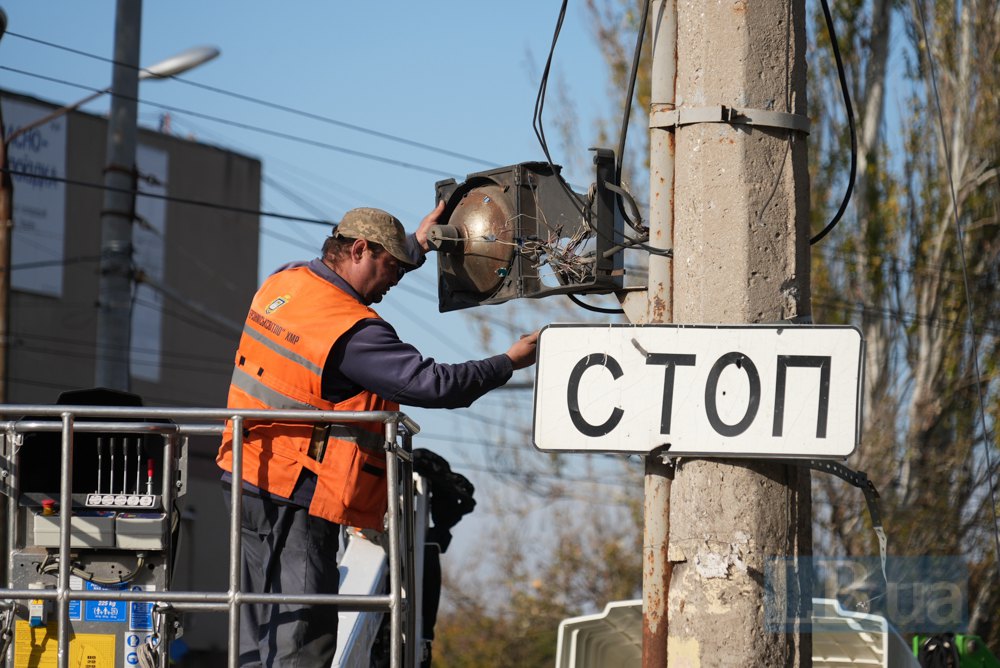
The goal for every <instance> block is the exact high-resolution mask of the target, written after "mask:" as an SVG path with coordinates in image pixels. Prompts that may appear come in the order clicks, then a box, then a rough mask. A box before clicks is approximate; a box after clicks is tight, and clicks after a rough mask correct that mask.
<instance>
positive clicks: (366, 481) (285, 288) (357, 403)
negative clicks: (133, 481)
mask: <svg viewBox="0 0 1000 668" xmlns="http://www.w3.org/2000/svg"><path fill="white" fill-rule="evenodd" d="M378 317H379V316H378V314H377V313H375V311H373V310H372V309H370V308H368V307H367V306H365V305H364V304H361V303H360V302H358V301H357V299H355V298H354V297H352V296H350V295H348V294H347V293H346V292H344V291H343V290H341V289H340V288H338V287H336V286H334V285H333V284H331V283H330V282H329V281H327V280H325V279H323V278H321V277H320V276H317V275H316V274H314V273H313V272H312V271H310V270H309V268H308V267H296V268H294V269H288V270H285V271H281V272H278V273H277V274H274V275H272V276H271V277H270V278H268V279H267V280H266V281H265V282H264V284H263V285H262V286H261V288H260V290H258V291H257V294H256V295H254V298H253V302H252V303H251V305H250V312H249V313H248V314H247V320H246V324H245V325H244V326H243V336H242V337H241V338H240V347H239V350H237V351H236V367H235V369H234V370H233V379H232V382H231V384H230V386H229V407H230V408H253V409H315V410H323V411H395V410H398V409H399V404H396V403H393V402H391V401H386V400H384V399H382V398H381V397H379V396H378V395H376V394H374V393H373V392H369V391H368V390H362V391H361V392H359V393H358V394H356V395H354V396H353V397H351V398H349V399H346V400H344V401H340V402H337V403H333V402H330V401H327V400H325V399H323V397H322V376H323V365H324V364H326V358H327V356H328V355H329V353H330V349H331V348H332V347H333V344H334V343H336V341H337V339H339V338H340V337H341V336H342V335H343V334H344V333H345V332H347V331H348V330H349V329H351V327H353V326H354V325H355V324H356V323H357V322H358V321H359V320H363V319H366V318H378ZM245 424H246V428H245V429H244V439H243V479H244V480H245V481H247V482H249V483H251V484H253V485H256V486H257V487H259V488H261V489H263V490H267V491H268V492H271V493H272V494H278V495H281V496H284V497H290V496H291V494H292V490H293V488H294V487H295V482H296V481H297V480H298V478H299V475H300V474H301V472H302V469H303V467H304V468H307V469H309V470H310V471H312V472H314V473H315V474H316V492H315V494H314V495H313V499H312V503H311V504H310V506H309V514H310V515H315V516H317V517H322V518H323V519H326V520H329V521H331V522H336V523H337V524H346V525H349V526H357V527H362V528H369V529H378V530H381V529H382V528H383V517H384V515H385V511H386V505H387V496H386V479H385V449H384V443H385V436H384V431H383V429H384V427H383V425H382V424H381V423H377V422H357V423H351V424H344V423H335V424H319V423H317V424H316V425H315V426H314V425H313V424H309V423H302V424H290V423H286V422H266V423H265V422H258V421H253V422H251V421H248V422H246V423H245ZM231 429H232V425H231V423H230V425H228V426H227V428H226V432H225V434H224V435H223V439H222V447H221V448H220V449H219V454H218V456H217V457H216V462H217V463H218V464H219V466H220V467H221V468H223V469H224V470H226V471H230V472H231V471H232V470H233V461H232V431H231ZM323 445H325V452H323V453H322V455H319V454H318V451H320V450H322V449H323Z"/></svg>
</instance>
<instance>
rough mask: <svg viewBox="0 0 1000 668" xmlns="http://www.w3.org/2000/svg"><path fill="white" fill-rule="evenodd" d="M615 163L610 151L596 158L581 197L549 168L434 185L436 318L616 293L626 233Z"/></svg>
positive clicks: (431, 237)
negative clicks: (439, 205) (439, 210)
mask: <svg viewBox="0 0 1000 668" xmlns="http://www.w3.org/2000/svg"><path fill="white" fill-rule="evenodd" d="M614 163H615V160H614V152H613V151H610V150H608V149H596V153H595V156H594V165H595V175H596V178H595V183H594V185H593V186H592V187H591V189H590V192H589V193H588V194H587V195H580V194H578V193H575V192H573V191H572V189H571V188H570V186H569V185H568V184H567V183H566V181H565V180H564V179H563V177H562V176H561V174H560V171H561V168H560V167H559V166H558V165H553V164H551V163H547V162H522V163H519V164H516V165H510V166H507V167H499V168H496V169H491V170H488V171H484V172H476V173H474V174H469V175H468V176H467V177H466V179H465V181H464V182H462V183H457V182H456V181H455V180H454V179H447V180H445V181H439V182H437V184H436V185H435V190H436V195H437V199H438V200H439V201H444V202H445V210H444V213H443V214H442V215H441V217H440V219H439V222H440V223H441V224H439V225H436V226H434V227H432V228H431V229H430V231H429V232H428V241H429V243H430V245H431V247H432V248H433V249H435V250H437V251H438V302H439V309H440V310H441V311H442V312H445V311H454V310H458V309H463V308H468V307H470V306H479V305H481V304H500V303H503V302H506V301H509V300H511V299H517V298H522V297H527V298H539V297H547V296H549V295H556V294H569V293H572V294H583V293H608V292H613V291H615V290H620V289H621V287H622V275H623V274H624V271H623V259H622V258H623V254H622V243H623V240H624V237H623V232H622V227H623V226H622V218H621V214H620V213H619V210H618V207H617V206H616V205H615V197H616V196H615V194H614V192H613V191H612V190H611V189H610V188H608V184H610V183H613V181H614V175H615V164H614Z"/></svg>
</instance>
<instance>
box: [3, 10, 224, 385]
mask: <svg viewBox="0 0 1000 668" xmlns="http://www.w3.org/2000/svg"><path fill="white" fill-rule="evenodd" d="M6 28H7V15H6V14H5V13H4V11H3V9H0V38H2V36H3V33H4V32H5V31H6ZM218 55H219V50H218V49H216V48H215V47H210V46H201V47H195V48H191V49H187V50H186V51H182V52H181V53H178V54H176V55H174V56H171V57H170V58H167V59H165V60H162V61H160V62H158V63H156V64H155V65H152V66H150V67H147V68H145V69H142V70H138V74H136V70H135V69H132V70H131V71H132V75H133V76H134V77H135V78H136V80H137V81H139V80H145V79H153V80H159V79H165V78H169V77H172V76H175V75H177V74H181V73H182V72H187V71H188V70H191V69H193V68H195V67H197V66H199V65H201V64H202V63H205V62H208V61H209V60H212V59H213V58H215V57H217V56H218ZM113 91H115V88H114V86H113V85H112V86H109V87H108V88H105V89H103V90H99V91H97V92H95V93H93V94H92V95H88V96H87V97H85V98H83V99H82V100H79V101H77V102H74V103H73V104H70V105H66V106H65V107H61V108H59V109H56V110H55V111H53V112H52V113H50V114H48V115H46V116H44V117H42V118H39V119H37V120H35V121H32V122H31V123H28V124H26V125H24V126H22V127H20V128H18V129H17V130H15V131H14V132H12V133H11V134H10V136H5V133H4V130H5V126H4V123H3V113H2V111H0V140H2V141H0V163H2V164H3V174H2V175H0V263H2V265H0V403H4V402H6V401H7V389H8V388H7V385H8V384H7V355H8V348H9V346H8V339H9V324H10V285H11V283H10V279H11V234H12V231H13V223H14V221H13V216H12V213H13V196H14V190H13V182H12V179H11V175H10V172H9V164H8V159H7V151H8V148H9V147H10V145H11V142H12V141H13V140H15V139H17V138H18V137H19V136H21V135H23V134H24V133H26V132H29V131H31V130H33V129H35V128H37V127H39V126H42V125H45V124H46V123H48V122H50V121H52V120H54V119H56V118H59V117H61V116H64V115H65V114H68V113H69V112H71V111H74V110H76V109H78V108H79V107H81V106H83V105H85V104H87V103H88V102H90V101H92V100H94V99H96V98H98V97H100V96H102V95H104V94H106V93H112V92H113ZM134 122H135V121H134V119H133V123H134ZM108 132H109V133H110V132H111V128H110V127H109V128H108ZM133 135H134V132H133ZM134 154H135V146H134V144H133V146H132V155H133V156H134ZM132 161H133V162H134V157H133V158H132ZM133 197H134V195H133ZM105 208H107V207H105ZM129 210H131V208H129ZM129 224H131V220H130V221H129ZM129 240H131V235H129ZM124 354H125V355H127V354H128V351H127V349H126V351H125V353H124ZM98 357H100V355H98Z"/></svg>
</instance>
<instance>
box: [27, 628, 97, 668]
mask: <svg viewBox="0 0 1000 668" xmlns="http://www.w3.org/2000/svg"><path fill="white" fill-rule="evenodd" d="M58 645H59V632H58V630H57V629H56V625H55V624H50V625H48V626H42V627H37V628H32V627H31V626H29V625H28V622H25V621H18V622H17V626H16V630H15V638H14V668H56V665H57V661H58V654H59V647H58ZM69 665H71V666H80V668H108V667H110V666H114V665H115V635H114V634H113V633H111V634H105V633H76V634H74V635H73V636H72V638H71V639H70V641H69Z"/></svg>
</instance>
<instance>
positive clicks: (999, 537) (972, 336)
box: [915, 0, 1000, 573]
mask: <svg viewBox="0 0 1000 668" xmlns="http://www.w3.org/2000/svg"><path fill="white" fill-rule="evenodd" d="M915 4H916V6H917V12H918V14H919V17H920V28H921V31H922V32H923V45H924V48H925V49H926V56H927V64H928V66H929V67H930V75H931V76H930V79H931V90H932V91H933V93H934V107H935V110H936V111H937V120H938V130H939V131H940V132H941V143H942V146H943V147H944V157H945V161H944V163H945V173H946V174H947V176H948V191H949V194H950V195H951V213H952V222H953V223H954V227H955V237H956V244H957V246H958V256H959V259H960V260H961V266H962V281H963V285H964V287H965V300H966V303H967V305H968V309H966V311H967V326H968V330H969V334H968V335H969V343H970V345H971V346H972V366H973V370H974V371H975V374H976V391H977V397H978V399H979V411H978V412H979V417H980V420H981V421H982V428H983V437H984V438H986V437H987V435H988V434H989V431H988V429H987V427H986V397H985V396H984V390H983V383H982V373H981V371H980V369H979V342H978V340H977V338H976V323H975V321H974V320H973V313H974V307H973V303H972V291H971V290H970V289H969V268H968V263H967V262H966V259H965V234H964V233H963V232H962V223H961V221H960V219H959V215H958V195H957V194H956V192H955V177H954V175H953V174H952V173H951V149H950V147H949V146H948V133H947V131H946V128H945V125H944V112H943V111H942V110H941V96H940V95H939V93H938V84H937V70H936V67H935V65H934V54H933V53H932V52H931V48H930V42H929V41H928V36H927V20H926V18H925V17H924V10H923V5H922V3H921V2H920V0H918V1H917V2H916V3H915ZM983 452H984V454H985V456H986V471H987V475H988V477H987V479H988V480H989V484H988V485H987V487H988V489H989V493H990V501H991V503H990V506H991V508H992V509H993V538H994V541H995V543H996V554H995V555H994V561H995V563H996V567H997V572H998V573H1000V523H998V518H997V496H996V485H995V484H994V483H993V474H992V472H993V464H992V462H991V461H990V459H991V457H990V444H989V443H987V444H986V447H985V448H983Z"/></svg>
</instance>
